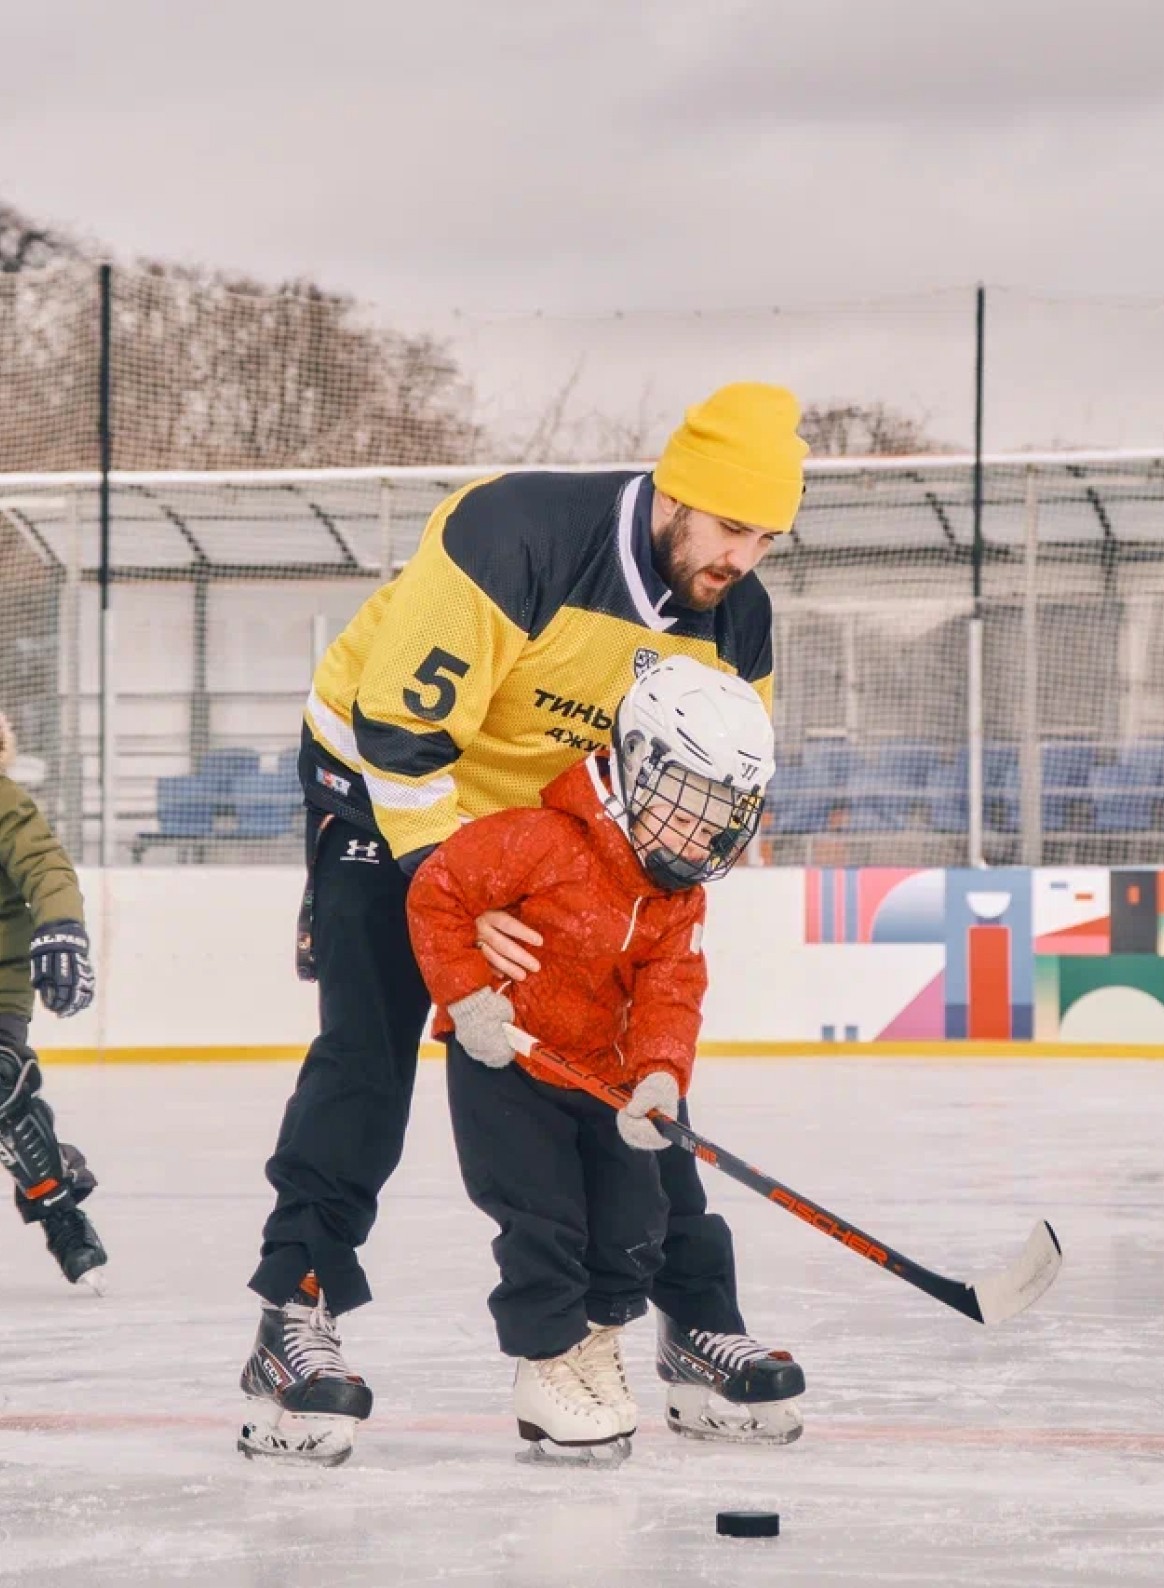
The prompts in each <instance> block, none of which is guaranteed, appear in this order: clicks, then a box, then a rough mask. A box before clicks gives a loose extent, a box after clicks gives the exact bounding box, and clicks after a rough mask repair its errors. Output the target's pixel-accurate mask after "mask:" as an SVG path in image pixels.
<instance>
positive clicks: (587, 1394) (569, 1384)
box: [532, 1341, 605, 1412]
mask: <svg viewBox="0 0 1164 1588" xmlns="http://www.w3.org/2000/svg"><path fill="white" fill-rule="evenodd" d="M588 1343H589V1342H588V1341H583V1342H582V1345H575V1346H572V1347H571V1349H570V1350H569V1351H567V1352H566V1353H565V1354H564V1355H563V1356H551V1357H542V1358H540V1359H538V1360H536V1361H534V1362H533V1363H532V1366H533V1369H534V1372H535V1373H536V1374H537V1376H538V1378H539V1379H540V1380H541V1382H542V1385H543V1387H544V1388H545V1389H546V1390H548V1392H549V1393H550V1395H552V1396H553V1397H554V1399H555V1400H557V1401H558V1403H559V1405H561V1406H565V1407H568V1408H569V1409H570V1410H571V1411H575V1410H577V1409H578V1403H577V1397H578V1394H579V1392H581V1394H582V1396H583V1397H584V1399H585V1402H586V1403H587V1404H586V1410H587V1411H588V1412H597V1411H603V1410H605V1408H604V1407H603V1405H602V1402H601V1401H600V1400H599V1398H598V1396H597V1395H596V1394H595V1393H594V1391H593V1390H592V1389H591V1387H590V1385H589V1384H588V1383H587V1382H586V1378H585V1376H584V1374H583V1371H582V1368H581V1366H580V1358H581V1355H582V1348H583V1346H584V1345H586V1344H588Z"/></svg>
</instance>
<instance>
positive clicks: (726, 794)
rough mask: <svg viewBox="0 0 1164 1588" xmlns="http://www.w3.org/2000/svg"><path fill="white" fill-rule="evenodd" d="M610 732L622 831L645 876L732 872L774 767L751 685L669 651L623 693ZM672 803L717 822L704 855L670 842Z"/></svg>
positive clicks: (704, 821) (699, 878) (662, 880)
mask: <svg viewBox="0 0 1164 1588" xmlns="http://www.w3.org/2000/svg"><path fill="white" fill-rule="evenodd" d="M613 740H614V750H613V754H612V757H611V766H612V772H613V777H614V781H615V787H616V790H617V793H618V795H619V799H620V801H621V805H622V810H623V813H624V830H625V831H626V834H627V837H628V838H629V839H630V841H631V843H632V845H633V846H634V849H635V852H636V854H637V855H638V857H639V859H640V860H641V861H642V863H643V865H644V867H645V868H646V871H647V873H648V875H649V876H650V877H651V880H652V881H653V882H655V883H657V884H658V886H660V887H662V888H668V889H678V888H691V887H694V886H695V885H696V884H697V883H700V882H710V881H712V880H713V879H714V878H715V877H720V876H723V874H724V873H725V872H727V871H730V870H731V868H732V866H733V865H734V864H735V863H736V861H737V860H738V859H739V857H740V855H741V854H742V853H743V851H744V849H745V848H746V847H747V845H748V843H749V842H750V840H751V839H752V838H753V837H754V836H755V833H756V830H757V828H758V827H759V825H760V815H761V812H762V811H763V807H764V790H765V788H766V787H767V785H768V782H769V780H770V778H771V777H772V773H773V772H774V771H775V747H774V741H773V734H772V723H771V721H770V719H769V717H768V713H767V711H766V710H765V707H764V703H763V701H762V700H761V699H760V697H759V695H758V694H757V693H756V691H755V690H754V689H753V688H752V686H751V685H750V684H748V683H745V682H744V680H743V679H742V678H737V677H736V676H735V675H734V674H732V673H721V672H719V671H718V670H717V669H716V668H713V667H706V666H705V665H704V664H703V663H702V662H697V661H695V659H694V658H693V657H690V656H670V657H667V658H666V659H665V660H664V661H661V662H657V663H656V664H655V665H654V666H653V667H651V668H649V669H648V670H647V671H646V672H645V673H644V674H643V675H642V677H641V678H639V679H637V680H636V681H635V683H634V684H632V686H631V688H630V689H629V690H628V691H627V693H626V694H625V695H624V696H623V698H622V701H621V703H620V705H619V708H618V711H617V712H616V714H615V721H614V734H613ZM676 811H679V812H683V813H685V814H686V815H687V816H695V817H697V818H698V819H699V822H700V825H701V828H703V829H704V830H706V829H708V828H714V829H715V836H714V837H713V838H711V840H710V846H709V848H708V851H707V854H706V857H705V858H704V859H702V860H698V859H692V858H689V857H684V856H681V855H679V854H677V853H675V850H674V848H673V847H672V846H671V845H670V844H669V843H668V841H667V838H666V837H665V836H664V829H665V828H666V827H667V822H668V816H669V813H670V812H676Z"/></svg>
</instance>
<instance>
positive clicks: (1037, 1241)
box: [972, 1219, 1063, 1324]
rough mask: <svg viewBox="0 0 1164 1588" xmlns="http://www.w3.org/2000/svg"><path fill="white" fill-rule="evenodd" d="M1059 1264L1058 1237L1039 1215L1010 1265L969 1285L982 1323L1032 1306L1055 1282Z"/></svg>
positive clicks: (1061, 1261) (1060, 1260) (1016, 1313)
mask: <svg viewBox="0 0 1164 1588" xmlns="http://www.w3.org/2000/svg"><path fill="white" fill-rule="evenodd" d="M1062 1266H1063V1248H1062V1247H1061V1246H1060V1245H1059V1241H1058V1237H1057V1236H1056V1234H1055V1231H1054V1230H1053V1229H1052V1228H1051V1226H1050V1225H1049V1224H1048V1223H1047V1221H1046V1220H1045V1219H1040V1220H1039V1222H1038V1223H1037V1224H1036V1225H1035V1227H1034V1229H1033V1230H1032V1231H1031V1233H1030V1235H1029V1237H1028V1239H1027V1244H1026V1245H1025V1246H1024V1247H1023V1249H1022V1251H1021V1252H1020V1253H1019V1255H1018V1256H1017V1257H1016V1258H1015V1260H1014V1262H1013V1263H1012V1264H1011V1265H1010V1267H1009V1268H1007V1269H1005V1270H1004V1271H1003V1272H1002V1273H1001V1274H993V1275H991V1277H990V1278H989V1279H981V1280H979V1281H978V1283H977V1284H976V1285H974V1286H973V1287H972V1288H973V1291H974V1297H975V1300H976V1301H977V1302H978V1310H979V1312H980V1313H981V1315H982V1321H983V1323H985V1324H992V1323H1005V1322H1006V1320H1007V1319H1008V1318H1014V1317H1017V1315H1018V1314H1019V1313H1020V1312H1025V1311H1026V1310H1027V1308H1028V1307H1033V1306H1034V1304H1035V1302H1036V1301H1038V1299H1039V1297H1040V1296H1043V1295H1045V1294H1046V1293H1047V1291H1048V1290H1050V1288H1051V1286H1052V1285H1053V1284H1054V1283H1055V1276H1056V1275H1057V1274H1058V1272H1059V1270H1060V1268H1061V1267H1062Z"/></svg>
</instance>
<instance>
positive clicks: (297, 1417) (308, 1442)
mask: <svg viewBox="0 0 1164 1588" xmlns="http://www.w3.org/2000/svg"><path fill="white" fill-rule="evenodd" d="M248 1402H249V1405H250V1406H251V1408H252V1410H251V1412H250V1413H249V1415H248V1417H247V1420H246V1421H245V1422H244V1423H243V1425H242V1429H241V1431H240V1433H239V1436H238V1440H237V1442H236V1445H235V1448H236V1449H237V1450H239V1451H241V1453H242V1454H243V1455H244V1456H246V1458H247V1460H248V1461H253V1460H254V1459H255V1458H256V1457H258V1458H262V1459H263V1460H271V1461H281V1462H284V1463H285V1464H286V1465H288V1466H304V1467H338V1466H342V1464H343V1463H344V1462H345V1461H347V1459H348V1458H349V1456H350V1455H351V1453H352V1450H353V1448H354V1447H355V1438H356V1422H357V1419H356V1418H354V1417H325V1416H321V1415H318V1414H316V1413H311V1412H284V1411H281V1410H280V1408H279V1407H278V1406H277V1405H275V1403H274V1402H273V1401H262V1402H256V1401H255V1400H254V1399H253V1398H250V1397H248Z"/></svg>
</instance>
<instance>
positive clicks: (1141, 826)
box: [1094, 793, 1159, 833]
mask: <svg viewBox="0 0 1164 1588" xmlns="http://www.w3.org/2000/svg"><path fill="white" fill-rule="evenodd" d="M1094 803H1095V830H1096V832H1097V833H1142V832H1148V831H1150V829H1151V828H1152V826H1153V819H1154V816H1155V812H1156V808H1157V806H1158V804H1159V797H1158V796H1156V795H1152V794H1131V793H1119V794H1096V795H1095V796H1094Z"/></svg>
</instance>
